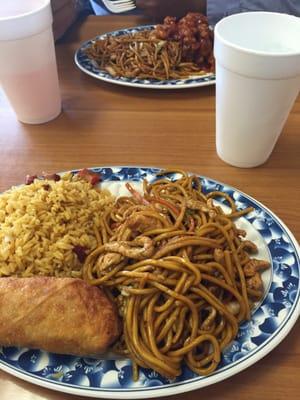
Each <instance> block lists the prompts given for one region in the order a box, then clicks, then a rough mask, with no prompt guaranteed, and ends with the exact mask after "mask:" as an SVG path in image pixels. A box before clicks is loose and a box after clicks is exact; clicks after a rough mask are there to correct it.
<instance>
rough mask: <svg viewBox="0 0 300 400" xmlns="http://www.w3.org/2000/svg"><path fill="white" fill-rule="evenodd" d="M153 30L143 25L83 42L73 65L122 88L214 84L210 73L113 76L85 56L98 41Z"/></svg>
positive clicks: (213, 75)
mask: <svg viewBox="0 0 300 400" xmlns="http://www.w3.org/2000/svg"><path fill="white" fill-rule="evenodd" d="M154 28H155V26H154V25H143V26H137V27H133V28H127V29H121V30H117V31H114V32H109V33H105V34H103V35H99V36H97V37H95V38H93V39H91V40H88V41H86V42H84V43H83V44H82V45H81V46H80V48H79V49H78V50H77V51H76V53H75V63H76V65H77V67H78V68H79V69H81V71H83V72H84V73H86V74H88V75H90V76H92V77H94V78H96V79H100V80H102V81H105V82H109V83H114V84H117V85H123V86H131V87H138V88H146V89H187V88H194V87H199V86H207V85H213V84H215V74H214V73H212V72H201V74H200V75H199V74H198V75H196V74H192V75H191V76H189V77H186V78H179V79H165V80H164V79H160V80H157V79H151V78H138V77H124V76H113V75H112V74H110V73H109V72H108V71H106V70H104V69H101V68H100V67H99V64H98V63H97V62H95V61H94V60H93V59H91V58H90V57H89V56H88V54H87V50H88V49H90V48H91V47H92V46H93V45H94V44H95V42H97V41H98V40H102V39H106V38H107V37H109V36H112V37H122V36H124V35H130V34H137V33H140V32H144V31H152V30H153V29H154Z"/></svg>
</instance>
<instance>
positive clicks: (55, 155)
mask: <svg viewBox="0 0 300 400" xmlns="http://www.w3.org/2000/svg"><path fill="white" fill-rule="evenodd" d="M143 22H144V21H142V19H141V17H134V16H130V17H124V16H123V17H119V16H113V17H95V16H90V17H88V18H87V19H85V20H84V21H79V22H78V23H77V24H76V25H75V26H74V27H73V28H72V30H71V31H70V32H69V33H68V34H67V36H66V37H65V39H64V40H62V41H61V42H60V43H59V44H57V58H58V67H59V76H60V83H61V92H62V98H63V113H62V114H61V115H60V117H59V118H57V119H56V120H54V121H52V122H50V123H48V124H45V125H37V126H34V125H32V126H31V125H23V124H21V123H19V122H18V121H17V120H16V118H15V116H14V114H13V112H12V111H11V109H10V107H9V105H8V103H7V101H6V99H5V98H4V96H3V94H2V93H0V171H1V173H0V191H3V190H5V189H7V188H9V187H10V186H11V185H14V184H18V183H20V182H23V181H24V176H25V175H26V174H27V173H29V174H34V173H39V172H42V171H49V172H52V171H53V172H54V171H62V170H68V169H72V168H81V167H88V166H97V165H149V166H150V165H152V166H153V165H154V166H161V167H168V166H178V167H181V168H182V169H185V170H187V171H193V172H197V173H199V174H203V175H206V176H210V177H212V178H215V179H217V180H220V181H224V182H227V183H228V184H230V185H232V186H235V187H237V188H239V189H241V190H242V191H244V192H247V193H248V194H249V195H251V196H253V197H255V198H257V199H259V200H260V201H261V202H262V203H264V204H265V205H266V206H267V207H269V208H270V209H272V210H273V211H274V212H275V213H276V214H277V215H278V216H279V217H280V218H281V219H282V220H283V221H284V222H285V223H286V224H287V225H288V227H289V228H290V229H291V231H292V232H293V233H294V235H295V236H296V238H297V239H298V240H299V239H300V219H299V199H300V184H299V182H300V135H299V129H300V99H298V101H297V102H296V104H295V106H294V108H293V110H292V112H291V114H290V116H289V119H288V121H287V124H286V126H285V128H284V131H283V133H282V135H281V137H280V139H279V140H278V143H277V145H276V148H275V150H274V152H273V154H272V156H271V157H270V159H269V161H268V162H267V163H266V164H265V165H263V166H261V167H259V168H253V169H238V168H234V167H231V166H229V165H226V164H225V163H223V162H222V161H221V160H220V159H219V158H218V157H217V155H216V151H215V89H214V87H213V86H212V87H203V88H195V89H190V90H178V91H152V90H141V89H135V88H126V87H119V86H115V85H111V84H106V83H103V82H100V81H99V82H98V81H96V80H94V79H93V78H91V77H89V76H86V75H85V74H83V73H81V72H80V71H79V70H78V69H77V68H76V67H75V65H74V62H73V57H74V51H75V50H76V48H77V47H78V45H79V43H80V42H82V41H84V40H86V39H89V38H91V37H93V36H95V35H96V34H98V33H102V32H107V31H111V30H114V29H119V28H122V27H128V26H134V25H137V24H141V23H143ZM297 328H298V332H297ZM299 373H300V339H299V323H298V325H297V326H296V327H294V329H293V330H292V332H291V333H290V334H289V336H288V337H287V338H286V339H285V340H284V341H283V342H282V343H281V344H280V345H279V346H278V347H277V348H276V349H275V350H273V351H272V353H271V354H269V355H268V356H266V357H265V358H264V359H263V360H261V361H260V362H258V363H257V364H255V366H252V367H250V368H248V369H247V370H245V371H243V372H241V373H240V374H238V375H236V376H235V377H233V378H231V379H228V380H226V381H224V382H221V383H218V384H216V385H213V386H211V387H207V388H204V389H201V390H199V391H195V392H191V393H188V394H185V395H184V394H183V395H178V396H174V399H176V400H187V399H191V400H192V399H194V400H196V399H198V398H200V397H201V398H203V399H206V398H209V399H210V400H217V399H223V400H229V399H230V400H232V399H234V398H235V399H239V400H260V399H263V398H267V399H272V400H276V399H278V400H281V399H284V398H286V399H289V400H293V399H298V398H299V395H300V379H299ZM71 398H74V397H72V396H71V395H66V394H62V393H58V392H52V391H50V390H47V389H43V388H40V387H37V386H34V385H32V384H29V383H26V382H23V381H22V380H19V379H17V378H14V377H12V376H10V375H8V374H6V373H4V372H1V371H0V399H1V400H11V399H30V400H41V399H47V400H62V399H64V400H70V399H71Z"/></svg>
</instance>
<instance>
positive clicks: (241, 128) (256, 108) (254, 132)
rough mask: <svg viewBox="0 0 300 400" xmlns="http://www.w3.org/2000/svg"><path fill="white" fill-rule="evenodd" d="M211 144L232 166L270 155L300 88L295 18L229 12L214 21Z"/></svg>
mask: <svg viewBox="0 0 300 400" xmlns="http://www.w3.org/2000/svg"><path fill="white" fill-rule="evenodd" d="M214 55H215V58H216V147H217V153H218V155H219V157H220V158H221V159H222V160H223V161H225V162H227V163H229V164H231V165H234V166H237V167H244V168H249V167H255V166H258V165H261V164H263V163H264V162H265V161H267V159H268V158H269V156H270V154H271V153H272V150H273V148H274V146H275V144H276V141H277V139H278V137H279V135H280V133H281V131H282V129H283V126H284V124H285V121H286V120H287V117H288V115H289V112H290V110H291V108H292V106H293V103H294V101H295V99H296V97H297V95H298V93H299V88H300V18H297V17H295V16H291V15H287V14H279V13H270V12H249V13H242V14H234V15H231V16H229V17H226V18H224V19H222V20H221V21H219V22H218V23H217V25H216V27H215V43H214Z"/></svg>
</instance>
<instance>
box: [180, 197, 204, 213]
mask: <svg viewBox="0 0 300 400" xmlns="http://www.w3.org/2000/svg"><path fill="white" fill-rule="evenodd" d="M186 206H187V208H189V209H190V210H199V211H203V212H205V213H208V212H209V208H208V207H207V205H206V204H205V203H202V202H201V201H199V200H193V199H188V200H187V202H186Z"/></svg>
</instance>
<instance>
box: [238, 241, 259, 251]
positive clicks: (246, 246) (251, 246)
mask: <svg viewBox="0 0 300 400" xmlns="http://www.w3.org/2000/svg"><path fill="white" fill-rule="evenodd" d="M242 249H243V250H245V251H247V252H248V253H257V251H258V249H257V246H256V244H255V243H253V242H251V241H250V240H244V241H243V242H242V243H241V244H240V246H239V250H242Z"/></svg>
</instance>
